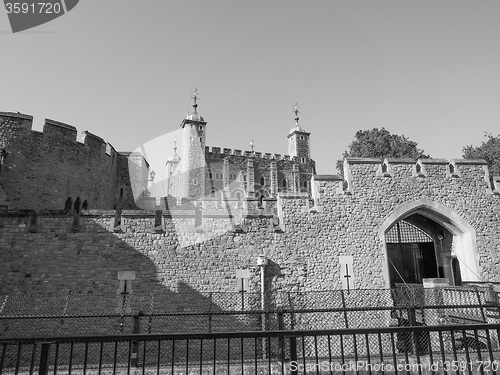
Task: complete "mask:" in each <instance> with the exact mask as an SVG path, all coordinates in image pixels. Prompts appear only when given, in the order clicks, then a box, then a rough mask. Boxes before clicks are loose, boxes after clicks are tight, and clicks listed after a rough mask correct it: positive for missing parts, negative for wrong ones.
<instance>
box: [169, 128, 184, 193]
mask: <svg viewBox="0 0 500 375" xmlns="http://www.w3.org/2000/svg"><path fill="white" fill-rule="evenodd" d="M180 161H181V157H180V156H179V155H178V154H177V138H176V139H175V140H174V152H173V154H172V155H171V156H170V157H169V158H168V159H167V162H166V167H167V178H166V181H167V184H166V194H167V195H172V196H174V197H176V196H178V195H179V191H178V186H179V181H178V176H179V175H177V173H176V172H177V168H178V167H179V162H180Z"/></svg>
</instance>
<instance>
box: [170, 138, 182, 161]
mask: <svg viewBox="0 0 500 375" xmlns="http://www.w3.org/2000/svg"><path fill="white" fill-rule="evenodd" d="M179 160H181V157H180V156H179V155H178V154H177V137H175V138H174V153H173V154H172V156H170V157H169V158H168V160H167V162H169V161H170V162H174V163H177V162H179Z"/></svg>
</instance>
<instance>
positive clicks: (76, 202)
mask: <svg viewBox="0 0 500 375" xmlns="http://www.w3.org/2000/svg"><path fill="white" fill-rule="evenodd" d="M73 210H75V212H77V213H80V197H78V198H76V201H75V204H74V205H73Z"/></svg>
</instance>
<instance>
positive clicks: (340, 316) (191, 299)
mask: <svg viewBox="0 0 500 375" xmlns="http://www.w3.org/2000/svg"><path fill="white" fill-rule="evenodd" d="M264 302H265V305H264V306H265V309H262V308H261V307H262V299H261V295H260V294H258V293H244V294H241V293H221V292H213V293H178V294H177V293H170V294H164V295H158V294H149V295H139V294H134V295H125V296H124V295H118V296H104V295H96V294H85V295H75V294H68V295H63V296H33V295H15V296H0V337H34V336H58V335H59V336H65V335H104V334H110V335H113V334H130V333H136V334H160V333H176V332H177V333H188V332H238V331H262V330H279V329H285V330H309V329H313V330H317V329H342V328H367V327H388V326H409V325H411V326H428V325H431V326H432V325H440V324H469V323H497V322H500V313H499V311H500V307H499V305H498V299H497V296H496V294H492V293H491V290H490V289H488V288H482V287H461V288H455V287H452V288H435V289H423V288H404V289H402V288H399V289H393V290H381V289H374V290H360V289H357V290H351V291H349V292H347V291H342V290H335V291H319V292H301V293H298V292H297V293H285V292H279V293H277V292H276V293H272V294H271V293H270V294H269V295H266V296H265V299H264Z"/></svg>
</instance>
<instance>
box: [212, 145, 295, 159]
mask: <svg viewBox="0 0 500 375" xmlns="http://www.w3.org/2000/svg"><path fill="white" fill-rule="evenodd" d="M205 154H207V155H210V156H221V157H222V156H223V155H231V156H245V157H254V158H258V159H266V160H293V158H291V157H290V155H282V154H273V153H270V152H258V151H242V150H238V149H230V148H222V147H216V146H213V147H210V146H205Z"/></svg>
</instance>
